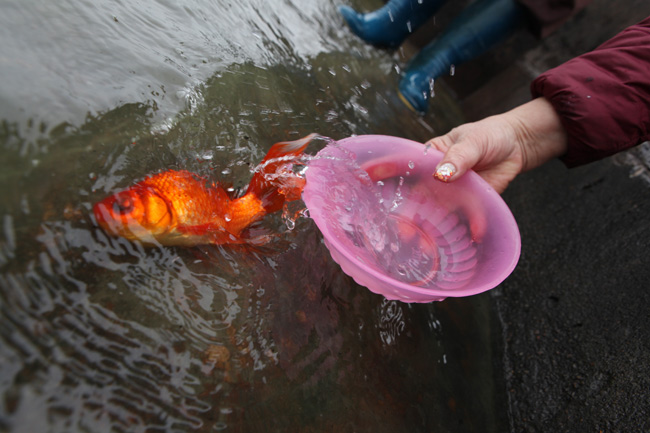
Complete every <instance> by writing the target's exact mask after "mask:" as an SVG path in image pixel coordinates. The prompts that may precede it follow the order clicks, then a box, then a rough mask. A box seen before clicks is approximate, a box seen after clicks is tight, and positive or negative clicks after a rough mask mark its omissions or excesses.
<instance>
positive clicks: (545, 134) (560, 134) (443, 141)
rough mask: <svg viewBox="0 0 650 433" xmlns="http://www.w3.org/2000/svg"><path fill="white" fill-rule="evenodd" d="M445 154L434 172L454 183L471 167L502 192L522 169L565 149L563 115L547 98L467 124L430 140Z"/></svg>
mask: <svg viewBox="0 0 650 433" xmlns="http://www.w3.org/2000/svg"><path fill="white" fill-rule="evenodd" d="M427 144H428V145H431V146H432V147H433V148H435V149H438V150H439V151H441V152H444V153H445V155H444V157H443V158H442V160H441V161H440V164H438V167H437V170H436V173H435V174H434V176H435V177H436V178H437V179H439V180H441V181H443V182H452V181H454V180H455V179H457V178H458V177H460V176H462V175H463V174H464V173H465V172H466V171H467V170H469V169H473V170H474V171H476V172H477V173H478V174H479V175H480V176H481V177H482V178H483V179H485V181H487V182H488V183H489V184H490V185H491V186H492V187H493V188H494V189H495V190H496V191H497V192H499V193H502V192H503V191H504V190H505V189H506V187H507V186H508V184H509V183H510V182H511V181H512V180H513V179H514V178H515V177H516V176H517V175H518V174H519V173H522V172H524V171H526V170H530V169H532V168H535V167H537V166H539V165H542V164H543V163H544V162H546V161H548V160H550V159H552V158H554V157H557V156H560V155H562V154H563V153H565V152H566V146H567V136H566V132H565V131H564V127H563V126H562V123H561V122H560V118H559V116H558V115H557V113H556V112H555V110H554V108H553V107H552V105H551V104H550V103H549V102H548V101H547V100H546V99H544V98H537V99H534V100H532V101H530V102H528V103H526V104H524V105H521V106H519V107H517V108H515V109H513V110H511V111H508V112H506V113H503V114H499V115H496V116H491V117H487V118H485V119H483V120H480V121H478V122H474V123H467V124H464V125H461V126H459V127H457V128H454V129H452V130H451V131H450V132H449V133H448V134H446V135H443V136H440V137H435V138H432V139H431V140H429V141H428V142H427Z"/></svg>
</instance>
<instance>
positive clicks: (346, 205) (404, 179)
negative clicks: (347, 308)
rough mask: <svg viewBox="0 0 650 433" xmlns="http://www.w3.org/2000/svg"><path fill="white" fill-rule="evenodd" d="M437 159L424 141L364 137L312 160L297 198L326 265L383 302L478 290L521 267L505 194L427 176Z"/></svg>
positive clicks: (473, 178)
mask: <svg viewBox="0 0 650 433" xmlns="http://www.w3.org/2000/svg"><path fill="white" fill-rule="evenodd" d="M441 157H442V154H441V153H440V152H438V151H436V150H434V149H429V148H426V147H425V146H424V145H423V144H421V143H417V142H414V141H410V140H406V139H403V138H398V137H389V136H382V135H364V136H357V137H350V138H346V139H344V140H340V141H338V142H335V143H332V144H330V145H328V146H326V147H325V148H324V149H322V150H321V151H320V152H319V153H318V155H317V156H316V157H315V158H314V159H313V160H312V161H311V162H310V163H309V166H308V169H307V172H306V185H305V189H304V191H303V200H304V202H305V204H306V205H307V208H308V210H309V215H310V217H311V218H312V219H313V220H314V222H315V223H316V225H317V226H318V228H319V229H320V231H321V232H322V234H323V237H324V239H325V244H326V245H327V248H328V249H329V251H330V254H331V256H332V258H333V259H334V260H335V261H336V262H337V263H338V264H339V265H340V266H341V268H342V269H343V271H344V272H345V273H346V274H348V275H349V276H351V277H352V278H354V280H355V281H356V282H357V283H359V284H360V285H363V286H365V287H367V288H368V289H370V290H371V291H373V292H375V293H378V294H381V295H383V296H385V297H386V298H387V299H391V300H392V299H396V300H400V301H404V302H431V301H441V300H443V299H445V298H446V297H449V296H453V297H459V296H469V295H474V294H477V293H481V292H484V291H486V290H489V289H492V288H494V287H496V286H497V285H499V284H500V283H501V282H502V281H503V280H504V279H505V278H506V277H507V276H508V275H510V273H511V272H512V271H513V269H514V268H515V266H516V264H517V261H518V260H519V254H520V249H521V241H520V237H519V230H518V228H517V223H516V222H515V219H514V217H513V216H512V213H511V212H510V210H509V209H508V206H507V205H506V204H505V202H504V201H503V200H502V199H501V196H499V194H498V193H497V192H496V191H494V190H493V189H492V188H491V187H490V186H489V185H488V184H487V183H486V182H485V181H484V180H483V179H481V178H480V177H479V176H478V175H477V174H476V173H474V172H469V173H467V174H466V175H464V176H463V177H462V178H460V179H458V180H457V181H455V182H452V183H448V184H445V183H442V182H439V181H437V180H435V179H433V177H432V173H433V172H434V171H435V167H436V165H437V163H438V162H439V161H440V159H441Z"/></svg>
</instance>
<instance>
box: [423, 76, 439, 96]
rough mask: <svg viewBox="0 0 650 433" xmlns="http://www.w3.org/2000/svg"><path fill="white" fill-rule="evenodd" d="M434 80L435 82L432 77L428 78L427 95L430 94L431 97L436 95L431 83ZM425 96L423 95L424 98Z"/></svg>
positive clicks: (433, 82)
mask: <svg viewBox="0 0 650 433" xmlns="http://www.w3.org/2000/svg"><path fill="white" fill-rule="evenodd" d="M435 82H436V80H434V79H433V78H432V79H430V80H429V95H430V96H431V97H432V98H433V97H434V96H436V92H435V91H434V89H433V85H434V84H435ZM426 97H427V95H425V98H426Z"/></svg>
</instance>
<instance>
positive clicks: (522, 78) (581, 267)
mask: <svg viewBox="0 0 650 433" xmlns="http://www.w3.org/2000/svg"><path fill="white" fill-rule="evenodd" d="M648 15H650V4H648V3H647V2H641V1H613V2H612V1H599V0H596V1H594V2H593V3H592V4H591V5H590V6H589V7H588V8H587V9H586V10H585V11H583V12H581V13H580V14H578V15H577V16H576V17H575V18H574V19H572V20H571V21H570V22H569V23H567V24H566V25H565V26H564V27H563V28H562V29H560V30H559V31H558V32H556V33H555V34H553V35H552V36H551V37H549V38H547V39H545V40H543V41H541V42H537V41H535V40H533V39H532V38H530V37H529V36H528V35H526V34H523V33H521V34H519V35H518V36H517V37H515V38H512V39H511V40H509V41H508V42H507V43H506V44H504V46H503V47H502V48H501V49H500V50H498V52H497V53H493V55H491V56H486V57H487V58H482V59H479V60H477V61H474V62H472V63H470V64H467V65H465V67H458V68H456V71H457V75H456V76H454V77H449V78H447V79H445V80H444V86H445V88H446V89H447V90H448V91H449V92H450V93H452V94H454V95H455V96H456V97H457V98H458V100H459V101H460V105H461V107H462V108H463V111H464V114H465V116H466V119H465V120H476V119H480V118H482V117H485V116H487V115H491V114H495V113H499V112H502V111H504V110H507V109H510V108H512V107H514V106H516V105H519V104H521V103H523V102H525V101H527V100H529V98H530V96H529V93H528V86H529V83H530V81H531V79H532V78H534V77H535V76H536V74H538V73H539V72H542V71H544V70H546V69H548V68H551V67H553V66H556V65H557V64H559V63H561V62H563V61H565V60H568V59H569V58H571V57H573V56H575V55H578V54H581V53H583V52H586V51H589V50H591V49H593V48H595V47H596V46H597V45H599V44H600V43H602V42H603V41H604V40H606V39H608V38H609V37H611V36H613V35H614V34H615V33H617V32H618V31H620V30H621V29H622V28H624V27H626V26H627V25H630V24H633V23H635V22H638V21H639V20H641V19H643V18H645V17H646V16H648ZM477 71H481V72H482V73H484V74H485V71H487V73H488V77H487V78H486V79H484V80H482V81H481V82H482V84H481V85H477V84H476V83H477V81H476V76H475V75H476V73H477ZM441 132H442V131H441ZM646 155H648V148H647V147H642V148H637V149H635V150H633V151H631V152H627V153H624V154H619V155H617V156H615V157H613V158H609V159H606V160H604V161H600V162H597V163H593V164H590V165H587V166H583V167H579V168H575V169H571V170H568V169H566V168H565V167H564V166H563V165H562V164H561V163H560V162H558V161H553V162H551V163H549V164H547V165H545V166H543V167H541V168H539V169H536V170H534V171H532V172H530V173H526V174H524V175H522V176H520V177H519V178H518V179H517V180H516V181H515V182H514V183H513V184H512V185H511V186H510V187H509V188H508V190H507V191H506V192H505V193H504V195H503V197H504V199H505V200H506V202H507V203H508V204H509V206H510V207H511V209H512V211H513V213H514V215H515V217H516V219H517V221H518V224H519V227H520V230H521V235H522V244H523V247H522V256H521V260H520V262H519V265H518V267H517V269H516V270H515V272H514V273H513V274H512V275H511V276H510V277H509V278H508V279H507V280H506V281H505V282H504V283H503V284H502V285H501V286H500V287H499V288H497V289H495V290H493V291H491V292H488V293H486V294H484V295H481V296H487V297H489V298H490V300H491V302H493V304H494V307H495V309H496V311H497V313H498V316H499V318H500V323H501V327H502V329H501V331H502V336H503V338H502V340H501V341H500V342H498V343H497V344H502V347H501V353H502V359H501V360H498V362H501V363H502V365H503V372H504V375H505V377H504V379H505V387H506V394H507V399H508V417H509V424H510V431H512V432H648V431H650V292H649V291H648V289H649V288H650V256H649V255H648V244H649V243H650V242H649V239H650V218H649V217H648V215H650V183H649V182H648V180H647V179H649V178H650V176H648V173H649V171H648V166H647V164H648V159H645V160H644V156H646Z"/></svg>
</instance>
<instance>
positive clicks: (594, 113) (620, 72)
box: [531, 17, 650, 167]
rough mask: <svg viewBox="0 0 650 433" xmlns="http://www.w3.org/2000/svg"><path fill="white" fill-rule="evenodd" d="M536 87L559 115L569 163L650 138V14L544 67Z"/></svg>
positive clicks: (535, 93) (536, 92) (535, 92)
mask: <svg viewBox="0 0 650 433" xmlns="http://www.w3.org/2000/svg"><path fill="white" fill-rule="evenodd" d="M531 91H532V94H533V97H535V98H536V97H539V96H544V97H545V98H546V99H548V100H549V101H550V102H551V104H552V105H553V107H554V108H555V110H556V111H557V113H558V114H559V115H560V118H561V120H562V124H563V125H564V128H565V129H566V131H567V134H568V137H569V148H568V151H567V153H566V155H564V156H563V157H562V158H560V159H561V160H562V161H563V162H564V163H565V164H566V165H567V166H569V167H573V166H576V165H581V164H586V163H588V162H591V161H595V160H598V159H601V158H604V157H606V156H609V155H612V154H614V153H616V152H619V151H621V150H624V149H627V148H630V147H633V146H636V145H637V144H640V143H642V142H644V141H647V140H650V17H648V18H646V19H645V20H643V21H641V22H640V23H639V24H636V25H634V26H631V27H628V28H627V29H625V30H624V31H622V32H621V33H619V34H618V35H616V36H615V37H614V38H612V39H610V40H609V41H607V42H605V43H604V44H603V45H601V46H600V47H598V48H597V49H595V50H594V51H592V52H589V53H587V54H584V55H582V56H579V57H576V58H575V59H572V60H570V61H568V62H566V63H564V64H562V65H560V66H558V67H557V68H554V69H551V70H549V71H547V72H545V73H543V74H542V75H540V76H539V77H538V78H537V79H535V81H533V83H532V85H531Z"/></svg>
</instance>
